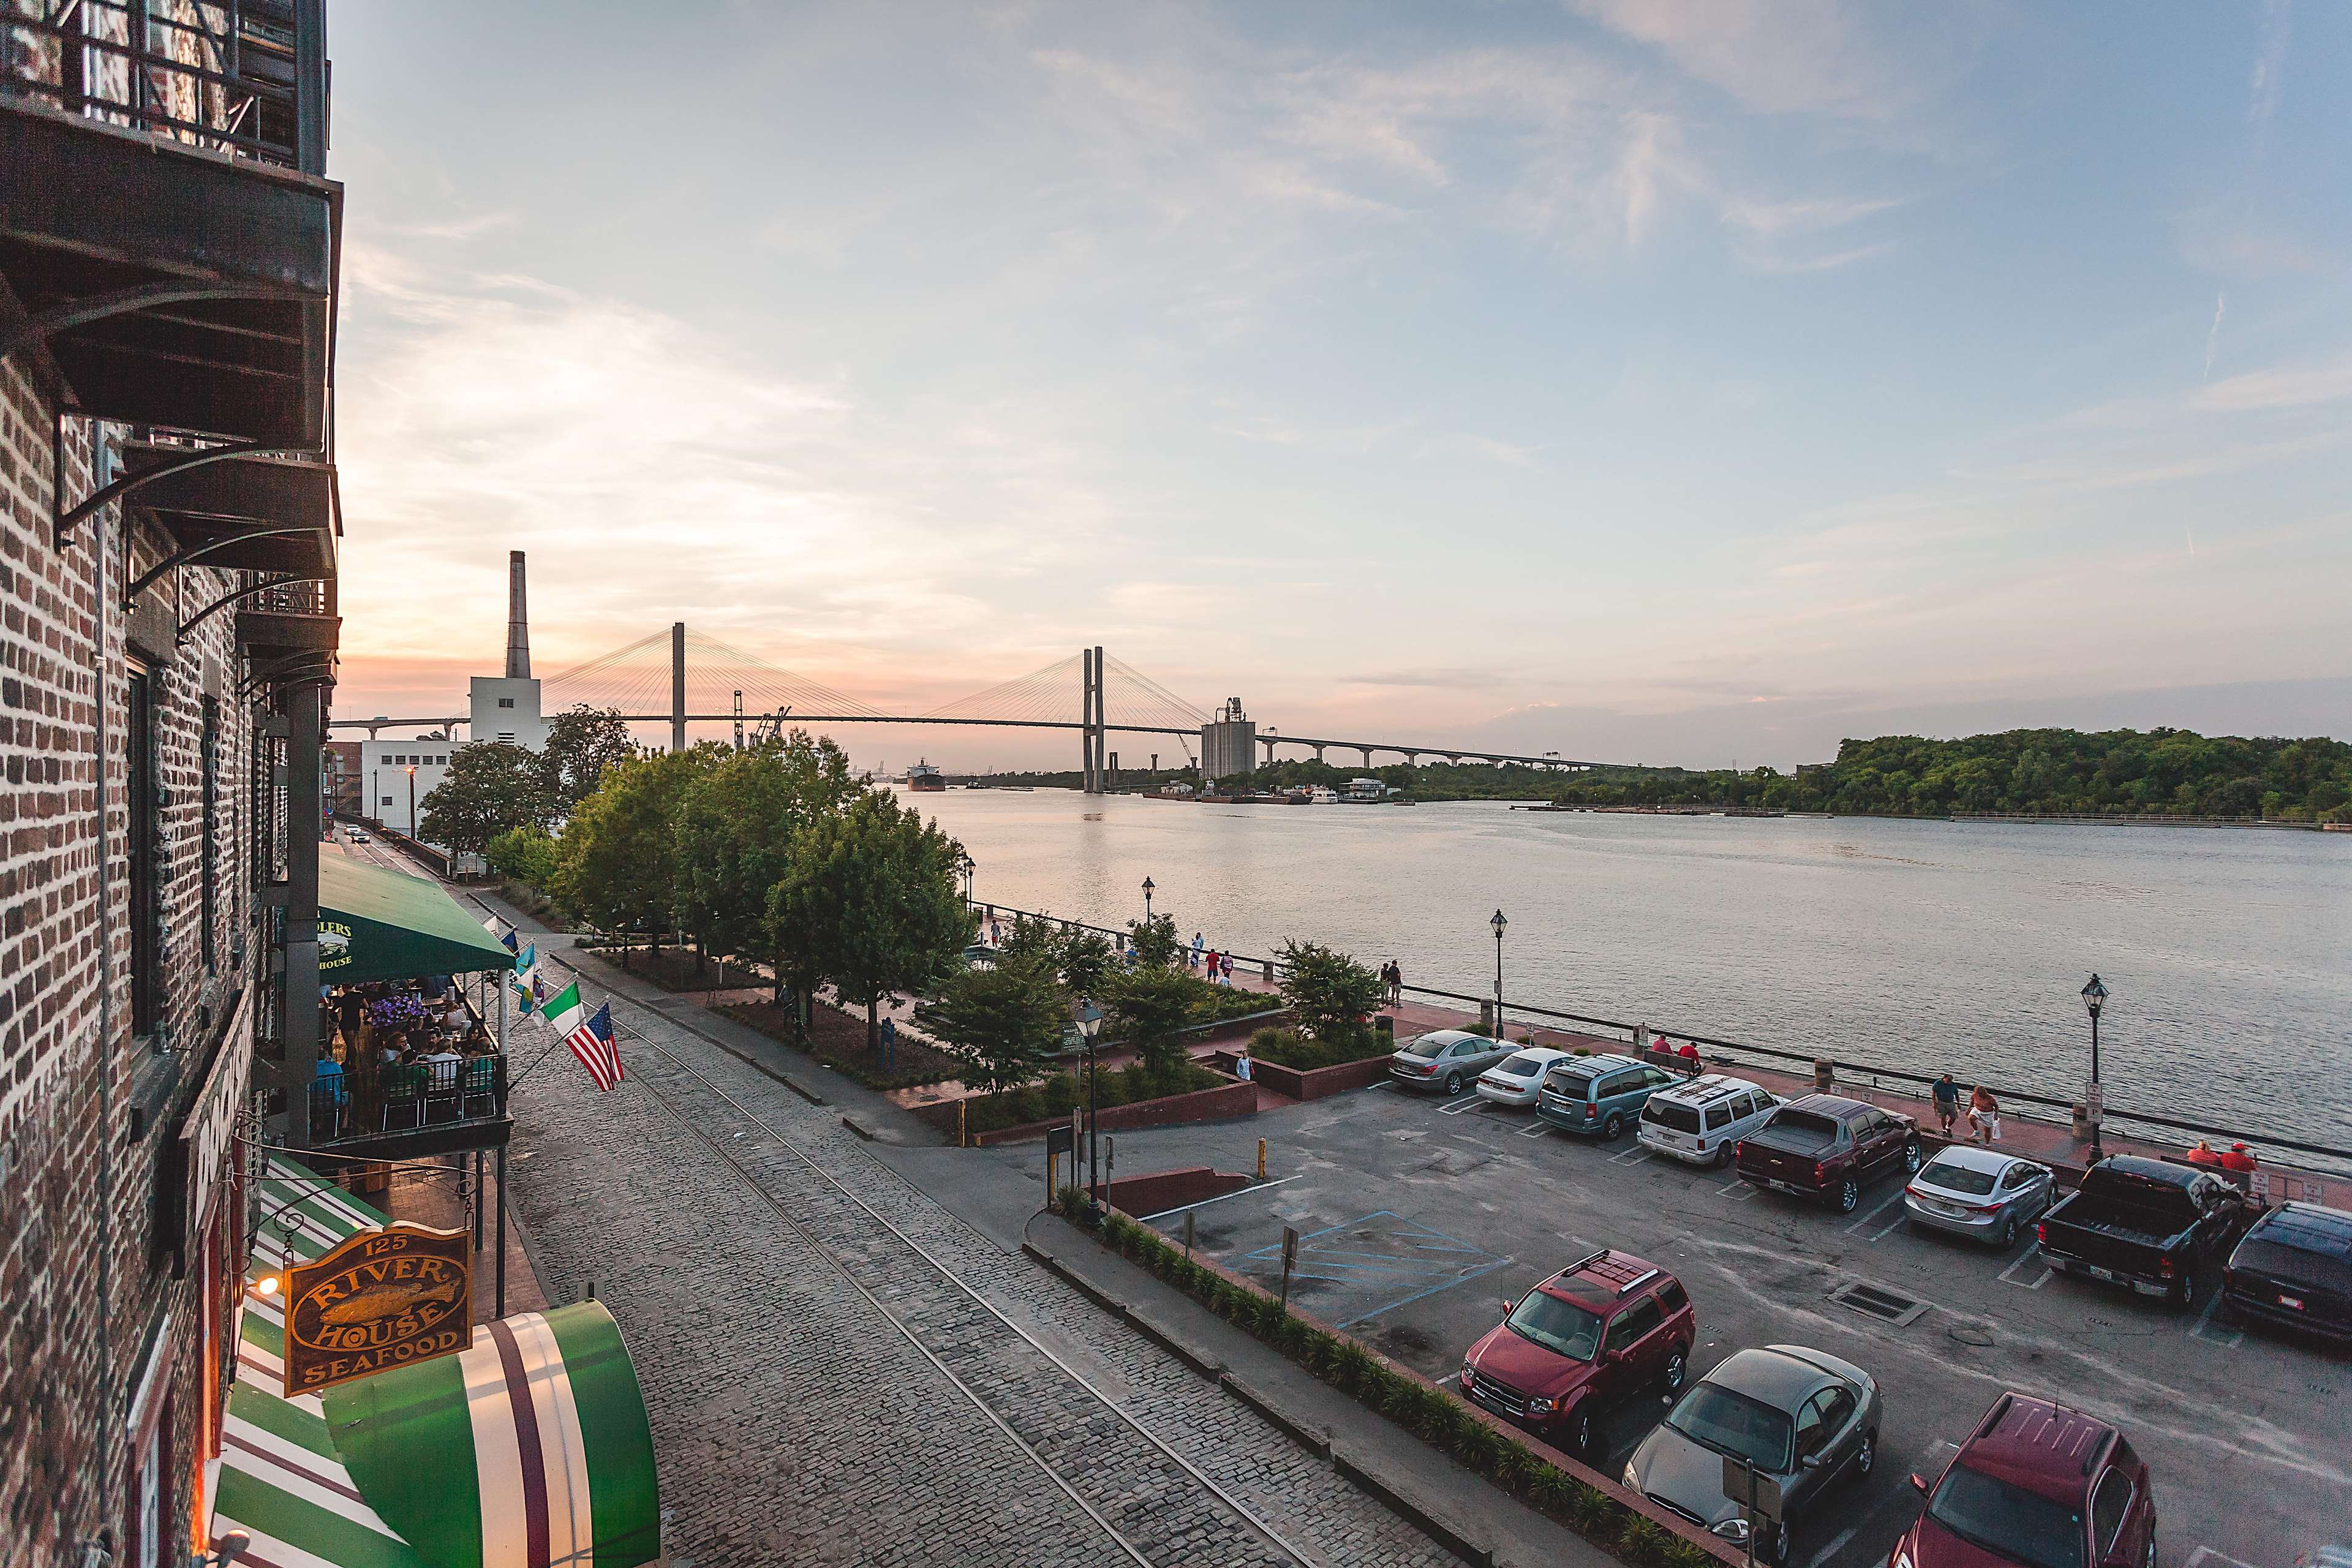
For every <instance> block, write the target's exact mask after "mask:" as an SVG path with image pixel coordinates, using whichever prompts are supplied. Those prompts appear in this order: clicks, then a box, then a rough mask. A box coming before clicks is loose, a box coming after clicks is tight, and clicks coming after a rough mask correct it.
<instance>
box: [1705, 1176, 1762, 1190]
mask: <svg viewBox="0 0 2352 1568" xmlns="http://www.w3.org/2000/svg"><path fill="white" fill-rule="evenodd" d="M1742 1187H1748V1184H1747V1183H1746V1182H1745V1181H1743V1180H1741V1179H1740V1178H1739V1177H1738V1176H1734V1177H1732V1178H1731V1180H1729V1181H1727V1182H1726V1183H1724V1184H1723V1185H1721V1186H1719V1187H1717V1188H1716V1189H1715V1190H1716V1191H1717V1192H1718V1193H1736V1192H1738V1191H1739V1189H1740V1188H1742ZM1755 1190H1756V1189H1755V1188H1753V1187H1748V1191H1749V1192H1751V1193H1752V1192H1754V1191H1755Z"/></svg>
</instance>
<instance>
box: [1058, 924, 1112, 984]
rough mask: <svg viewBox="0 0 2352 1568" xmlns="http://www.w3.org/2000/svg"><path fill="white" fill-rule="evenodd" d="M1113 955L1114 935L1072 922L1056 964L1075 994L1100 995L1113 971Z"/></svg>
mask: <svg viewBox="0 0 2352 1568" xmlns="http://www.w3.org/2000/svg"><path fill="white" fill-rule="evenodd" d="M1112 956H1113V955H1112V953H1111V949H1110V938H1108V937H1107V936H1105V935H1103V934H1102V932H1100V931H1088V930H1087V928H1086V927H1084V926H1072V927H1071V928H1070V929H1069V930H1068V931H1065V932H1063V933H1062V942H1061V948H1060V951H1059V952H1056V953H1055V955H1054V967H1055V969H1057V970H1059V971H1060V972H1061V975H1062V984H1064V985H1065V986H1066V987H1068V989H1069V993H1070V994H1071V995H1073V996H1093V997H1099V996H1101V995H1102V994H1103V983H1104V982H1105V981H1106V980H1107V979H1108V977H1109V974H1110V966H1111V959H1112Z"/></svg>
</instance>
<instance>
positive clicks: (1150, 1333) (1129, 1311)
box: [1118, 1307, 1232, 1383]
mask: <svg viewBox="0 0 2352 1568" xmlns="http://www.w3.org/2000/svg"><path fill="white" fill-rule="evenodd" d="M1118 1315H1119V1316H1120V1317H1122V1318H1124V1319H1126V1320H1127V1321H1128V1323H1129V1326H1131V1327H1132V1328H1133V1329H1134V1330H1135V1331H1136V1332H1138V1333H1139V1334H1141V1335H1142V1336H1143V1337H1144V1338H1145V1339H1147V1340H1150V1342H1152V1343H1153V1344H1156V1345H1158V1346H1159V1347H1160V1349H1161V1350H1164V1351H1166V1352H1168V1353H1169V1354H1170V1355H1172V1356H1174V1357H1175V1358H1176V1359H1177V1360H1178V1361H1181V1362H1182V1363H1184V1364H1185V1365H1186V1366H1189V1367H1191V1368H1192V1370H1193V1371H1194V1372H1197V1373H1200V1374H1201V1375H1202V1377H1205V1378H1207V1379H1208V1380H1209V1381H1210V1382H1212V1383H1216V1382H1221V1381H1223V1379H1224V1378H1226V1377H1229V1376H1231V1375H1232V1373H1229V1372H1227V1371H1226V1369H1225V1363H1223V1362H1221V1361H1213V1360H1211V1359H1210V1357H1209V1356H1208V1355H1207V1354H1206V1353H1205V1352H1202V1351H1199V1350H1196V1349H1194V1348H1193V1347H1192V1346H1191V1345H1188V1344H1186V1343H1185V1342H1183V1341H1181V1340H1180V1339H1178V1338H1177V1337H1176V1336H1175V1335H1173V1334H1171V1333H1170V1332H1169V1331H1167V1330H1165V1329H1163V1328H1161V1327H1160V1325H1159V1324H1157V1323H1155V1322H1153V1321H1151V1320H1150V1319H1149V1318H1146V1317H1144V1316H1142V1315H1141V1314H1140V1313H1139V1312H1137V1311H1136V1310H1135V1309H1134V1308H1132V1307H1121V1308H1120V1309H1119V1310H1118Z"/></svg>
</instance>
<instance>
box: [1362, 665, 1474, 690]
mask: <svg viewBox="0 0 2352 1568" xmlns="http://www.w3.org/2000/svg"><path fill="white" fill-rule="evenodd" d="M1339 679H1340V681H1341V683H1342V684H1344V685H1348V686H1391V687H1409V688H1421V689H1428V690H1433V691H1491V690H1493V689H1495V687H1496V685H1497V684H1498V682H1499V680H1500V679H1501V678H1500V677H1498V676H1497V675H1496V673H1495V672H1494V671H1493V670H1491V669H1466V668H1457V669H1444V668H1438V669H1382V670H1372V671H1369V672H1367V673H1365V674H1361V675H1342V676H1341V677H1339Z"/></svg>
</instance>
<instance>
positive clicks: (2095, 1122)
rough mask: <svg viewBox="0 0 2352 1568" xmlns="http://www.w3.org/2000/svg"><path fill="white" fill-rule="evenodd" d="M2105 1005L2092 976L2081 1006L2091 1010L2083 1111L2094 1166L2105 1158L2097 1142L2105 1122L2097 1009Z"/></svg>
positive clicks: (2103, 993)
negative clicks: (2087, 1116) (2088, 1080)
mask: <svg viewBox="0 0 2352 1568" xmlns="http://www.w3.org/2000/svg"><path fill="white" fill-rule="evenodd" d="M2083 1005H2084V1006H2085V1007H2087V1008H2089V1009H2090V1010H2091V1092H2090V1095H2089V1099H2090V1101H2091V1103H2090V1104H2089V1105H2088V1106H2087V1107H2085V1109H2086V1110H2089V1111H2090V1113H2091V1163H2092V1164H2094V1165H2095V1164H2097V1163H2099V1162H2100V1161H2102V1160H2104V1159H2105V1158H2106V1157H2107V1152H2106V1150H2105V1147H2104V1146H2103V1145H2102V1144H2101V1143H2100V1142H2099V1124H2100V1123H2101V1122H2102V1121H2105V1116H2104V1115H2102V1114H2101V1113H2102V1112H2103V1111H2105V1110H2106V1107H2105V1106H2104V1105H2102V1104H2101V1103H2100V1100H2101V1099H2102V1098H2103V1097H2102V1096H2101V1095H2100V1093H2099V1009H2100V1008H2102V1007H2104V1006H2105V1005H2107V988H2106V987H2105V985H2103V984H2100V983H2099V977H2098V976H2097V975H2095V974H2094V975H2092V976H2091V983H2090V984H2088V985H2085V986H2084V987H2083Z"/></svg>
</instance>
